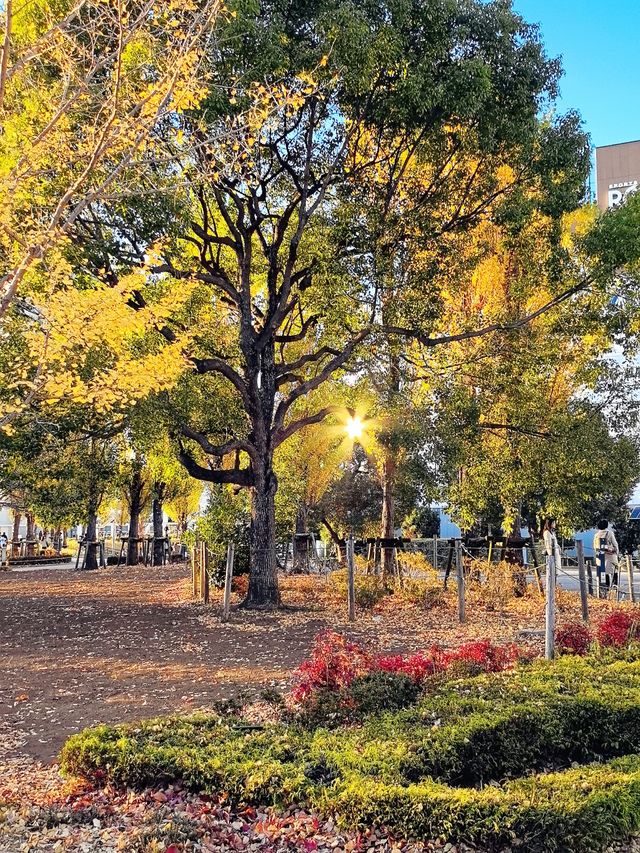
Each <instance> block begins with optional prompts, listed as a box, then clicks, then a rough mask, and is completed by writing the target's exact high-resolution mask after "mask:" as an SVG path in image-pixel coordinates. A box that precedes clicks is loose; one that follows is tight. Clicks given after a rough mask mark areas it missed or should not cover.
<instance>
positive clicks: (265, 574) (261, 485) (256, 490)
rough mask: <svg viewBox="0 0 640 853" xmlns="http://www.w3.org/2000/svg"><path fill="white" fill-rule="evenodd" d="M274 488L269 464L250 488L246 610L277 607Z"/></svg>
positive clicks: (278, 596)
mask: <svg viewBox="0 0 640 853" xmlns="http://www.w3.org/2000/svg"><path fill="white" fill-rule="evenodd" d="M268 461H269V463H270V461H271V460H268ZM277 488H278V484H277V480H276V476H275V474H274V472H273V469H272V467H271V464H267V465H265V466H264V468H263V469H262V470H259V471H257V472H256V475H255V484H254V485H253V486H252V487H251V572H250V575H249V590H248V592H247V597H246V599H245V602H244V604H245V606H246V607H252V608H264V609H271V608H274V607H279V606H280V590H279V589H278V564H277V560H276V511H275V494H276V490H277Z"/></svg>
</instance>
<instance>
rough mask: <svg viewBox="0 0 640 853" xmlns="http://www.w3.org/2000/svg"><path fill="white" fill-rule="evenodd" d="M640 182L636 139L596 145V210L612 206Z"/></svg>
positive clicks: (619, 201)
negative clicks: (615, 143) (614, 143)
mask: <svg viewBox="0 0 640 853" xmlns="http://www.w3.org/2000/svg"><path fill="white" fill-rule="evenodd" d="M639 185H640V140H638V141H637V142H620V143H618V144H617V145H603V146H601V147H600V148H596V198H597V201H598V207H599V208H600V210H608V209H609V208H610V207H616V206H617V205H619V204H622V202H623V201H624V199H625V196H627V195H628V194H629V193H632V192H636V190H637V189H638V186H639Z"/></svg>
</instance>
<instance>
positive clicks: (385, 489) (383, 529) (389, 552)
mask: <svg viewBox="0 0 640 853" xmlns="http://www.w3.org/2000/svg"><path fill="white" fill-rule="evenodd" d="M395 478H396V460H395V458H394V456H393V451H392V450H391V449H387V451H386V455H385V458H384V460H383V462H382V522H381V525H380V536H381V537H382V538H383V539H393V538H394V534H395V505H394V499H393V491H394V487H395ZM390 575H393V549H392V548H383V549H382V577H383V578H386V577H389V576H390Z"/></svg>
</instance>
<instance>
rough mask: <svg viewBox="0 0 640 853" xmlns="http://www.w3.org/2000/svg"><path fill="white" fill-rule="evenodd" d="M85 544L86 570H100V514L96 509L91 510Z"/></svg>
mask: <svg viewBox="0 0 640 853" xmlns="http://www.w3.org/2000/svg"><path fill="white" fill-rule="evenodd" d="M84 538H85V542H86V543H87V545H86V547H87V555H86V557H85V561H84V567H85V569H97V568H98V545H97V544H96V542H97V539H98V513H97V510H96V509H95V508H91V509H90V510H89V516H88V518H87V529H86V530H85V534H84Z"/></svg>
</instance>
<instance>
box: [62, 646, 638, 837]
mask: <svg viewBox="0 0 640 853" xmlns="http://www.w3.org/2000/svg"><path fill="white" fill-rule="evenodd" d="M625 656H626V657H627V658H631V655H629V654H628V653H626V655H625ZM369 687H370V688H371V689H372V690H373V691H374V692H375V691H376V690H377V691H378V693H377V694H376V695H377V696H378V697H384V696H386V695H387V692H388V685H387V684H386V682H384V683H382V682H381V683H380V684H376V685H369ZM407 687H408V685H407ZM374 688H375V689H374ZM364 689H365V691H366V683H365V686H364ZM408 698H410V697H408ZM380 701H384V699H382V700H380ZM393 701H394V702H396V701H397V695H396V691H395V687H394V692H393ZM403 701H404V699H403ZM374 704H375V703H374ZM395 707H397V705H396V706H394V708H395ZM638 752H640V662H639V661H637V660H634V659H626V660H625V659H616V658H614V657H613V656H612V655H610V656H609V657H608V658H606V659H604V658H602V657H597V658H596V657H586V658H561V659H559V660H558V661H557V662H555V663H553V664H548V663H545V662H544V661H538V662H535V663H533V664H530V665H528V666H524V667H519V668H517V669H516V670H515V671H512V672H506V673H493V674H487V675H482V676H477V677H474V678H465V679H459V680H455V681H448V682H441V683H439V684H433V685H432V692H431V694H430V695H423V696H422V697H421V698H420V699H419V701H418V702H417V704H415V705H413V706H412V707H409V708H405V709H403V710H402V709H401V710H395V709H394V710H387V711H385V712H383V713H378V714H371V715H369V716H367V717H366V718H365V719H364V721H363V722H362V724H361V725H360V726H358V727H344V728H332V729H331V730H329V729H328V728H323V727H316V728H310V727H308V726H307V727H303V726H296V725H284V724H280V725H272V726H268V727H266V728H265V729H264V730H260V731H253V730H251V731H248V730H246V729H243V728H242V727H241V725H236V726H234V725H233V724H230V722H229V719H228V718H227V719H221V718H219V717H215V716H207V715H202V714H199V715H193V716H190V717H176V718H163V719H158V720H151V721H147V722H144V723H141V724H138V725H126V726H99V727H97V728H95V729H88V730H86V731H84V732H81V733H80V734H78V735H75V736H73V737H72V738H70V739H69V741H68V742H67V744H66V745H65V747H64V750H63V753H62V764H63V768H64V769H65V771H67V772H69V773H80V774H82V775H86V776H89V777H91V778H97V779H108V780H111V781H113V782H115V783H117V784H127V785H132V786H138V787H139V786H146V785H153V784H158V783H161V782H169V781H174V780H178V779H180V780H182V781H183V782H184V784H185V785H187V786H188V787H189V788H191V789H193V790H196V791H204V792H207V793H212V794H221V793H224V794H226V795H227V796H228V798H229V799H230V800H231V801H232V802H234V803H241V802H244V803H253V804H256V805H263V806H264V805H283V806H288V805H290V804H291V803H292V802H299V803H303V804H306V805H307V806H310V807H312V808H315V809H317V810H319V811H322V812H323V813H332V814H334V815H336V816H337V817H338V819H340V820H341V821H342V822H343V823H345V824H348V825H349V826H352V827H353V826H357V827H366V826H371V825H383V826H386V827H387V828H388V829H389V830H391V831H392V832H394V833H397V834H400V835H403V836H410V837H419V838H435V837H439V836H444V837H446V838H448V839H451V840H460V841H462V840H464V841H468V842H471V843H478V844H484V845H491V844H504V843H509V844H512V845H515V846H516V847H517V846H520V848H521V849H523V850H528V851H561V850H565V851H578V850H579V851H589V850H599V849H601V848H602V847H603V846H605V845H606V844H608V843H610V842H611V841H612V840H613V839H616V838H619V839H620V838H625V837H627V836H628V835H629V834H631V833H633V832H635V831H637V830H639V829H640V757H638V756H637V755H635V753H638ZM575 763H578V764H580V765H582V766H578V767H575V766H572V765H574V764H575Z"/></svg>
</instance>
